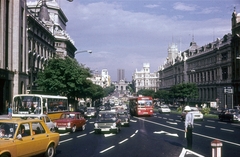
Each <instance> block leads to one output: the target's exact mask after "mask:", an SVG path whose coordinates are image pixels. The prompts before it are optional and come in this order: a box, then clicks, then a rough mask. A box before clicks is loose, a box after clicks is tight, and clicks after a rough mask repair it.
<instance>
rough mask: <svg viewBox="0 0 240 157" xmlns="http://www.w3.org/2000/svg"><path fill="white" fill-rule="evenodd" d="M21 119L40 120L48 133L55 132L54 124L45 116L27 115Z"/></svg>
mask: <svg viewBox="0 0 240 157" xmlns="http://www.w3.org/2000/svg"><path fill="white" fill-rule="evenodd" d="M21 118H22V119H29V118H31V119H36V118H37V119H41V120H42V121H43V122H45V123H46V125H47V126H48V128H49V130H50V131H52V132H55V126H54V123H53V121H52V120H51V119H50V118H49V117H48V116H47V115H46V114H27V115H22V116H21Z"/></svg>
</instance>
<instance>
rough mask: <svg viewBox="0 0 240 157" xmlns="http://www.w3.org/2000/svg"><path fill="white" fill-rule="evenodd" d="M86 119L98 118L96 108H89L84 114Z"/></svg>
mask: <svg viewBox="0 0 240 157" xmlns="http://www.w3.org/2000/svg"><path fill="white" fill-rule="evenodd" d="M84 116H85V117H96V116H97V110H96V108H95V107H87V109H86V111H85V112H84Z"/></svg>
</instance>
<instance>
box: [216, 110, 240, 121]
mask: <svg viewBox="0 0 240 157" xmlns="http://www.w3.org/2000/svg"><path fill="white" fill-rule="evenodd" d="M218 118H219V120H220V121H230V122H239V121H240V112H239V110H238V109H225V110H223V111H222V112H220V113H219V114H218Z"/></svg>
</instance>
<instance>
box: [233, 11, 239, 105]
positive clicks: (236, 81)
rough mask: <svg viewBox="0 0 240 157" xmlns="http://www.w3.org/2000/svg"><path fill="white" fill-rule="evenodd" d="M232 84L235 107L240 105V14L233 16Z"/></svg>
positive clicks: (234, 13)
mask: <svg viewBox="0 0 240 157" xmlns="http://www.w3.org/2000/svg"><path fill="white" fill-rule="evenodd" d="M231 46H232V83H233V89H234V90H233V91H234V92H233V101H234V105H240V13H238V14H237V13H236V11H235V10H234V12H233V14H232V43H231Z"/></svg>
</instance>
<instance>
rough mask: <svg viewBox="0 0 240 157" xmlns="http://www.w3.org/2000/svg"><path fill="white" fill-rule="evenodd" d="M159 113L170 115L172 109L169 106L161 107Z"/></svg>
mask: <svg viewBox="0 0 240 157" xmlns="http://www.w3.org/2000/svg"><path fill="white" fill-rule="evenodd" d="M158 112H159V113H170V112H171V109H170V108H169V107H168V106H167V105H161V106H160V107H159V108H158Z"/></svg>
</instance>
